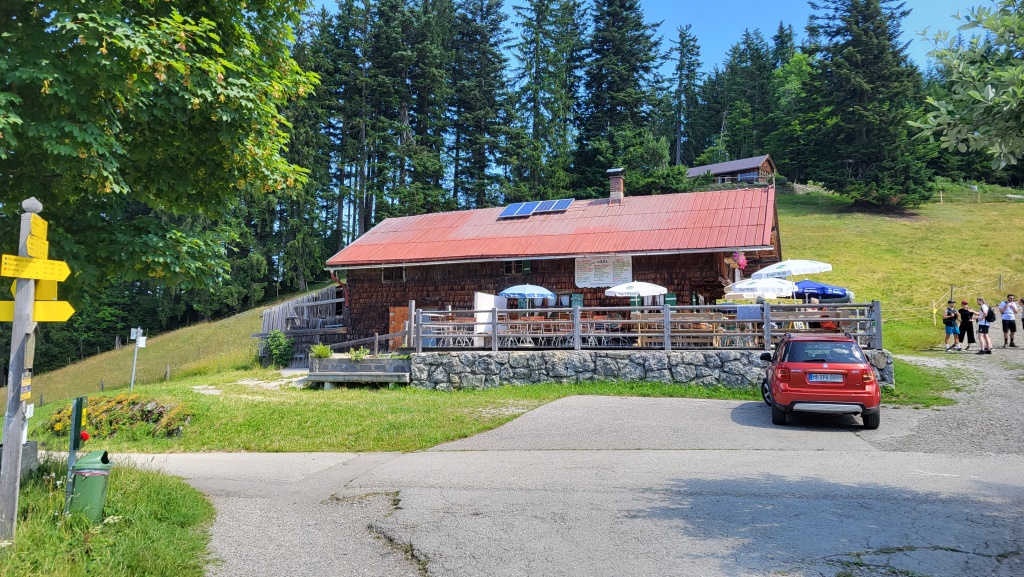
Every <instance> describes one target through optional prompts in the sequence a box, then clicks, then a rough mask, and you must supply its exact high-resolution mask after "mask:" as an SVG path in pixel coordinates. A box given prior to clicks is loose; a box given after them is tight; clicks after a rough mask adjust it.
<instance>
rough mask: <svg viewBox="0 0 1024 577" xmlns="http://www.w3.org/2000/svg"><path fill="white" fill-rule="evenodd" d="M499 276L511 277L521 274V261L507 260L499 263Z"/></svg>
mask: <svg viewBox="0 0 1024 577" xmlns="http://www.w3.org/2000/svg"><path fill="white" fill-rule="evenodd" d="M501 274H503V275H506V276H508V275H513V274H523V261H521V260H507V261H504V262H502V263H501Z"/></svg>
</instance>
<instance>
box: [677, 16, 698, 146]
mask: <svg viewBox="0 0 1024 577" xmlns="http://www.w3.org/2000/svg"><path fill="white" fill-rule="evenodd" d="M690 30H691V27H690V25H689V24H687V25H686V26H680V27H679V30H678V32H679V39H678V40H677V41H676V45H675V46H674V47H673V50H674V51H675V53H676V58H677V60H676V68H675V78H674V80H675V91H674V92H673V94H672V105H673V106H672V122H673V124H674V129H675V130H674V133H675V134H674V139H673V143H672V153H673V164H674V165H677V166H678V165H680V164H686V165H690V164H691V163H692V162H693V160H694V159H695V158H696V157H697V155H698V154H699V153H700V151H699V150H694V146H693V133H694V131H695V128H696V127H695V124H696V115H697V109H698V107H699V106H700V104H699V102H698V100H697V88H698V82H699V81H700V67H701V62H700V46H699V45H698V44H697V37H696V36H694V35H693V34H692V33H691V32H690Z"/></svg>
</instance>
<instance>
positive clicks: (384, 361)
mask: <svg viewBox="0 0 1024 577" xmlns="http://www.w3.org/2000/svg"><path fill="white" fill-rule="evenodd" d="M411 370H412V361H411V360H409V359H392V358H387V357H375V358H373V357H367V358H364V359H362V360H359V361H356V360H352V359H351V358H349V357H343V356H341V355H335V356H333V357H331V358H329V359H317V358H310V359H309V376H308V377H306V381H307V382H312V383H324V388H331V387H330V386H328V384H329V383H408V382H409V373H410V371H411Z"/></svg>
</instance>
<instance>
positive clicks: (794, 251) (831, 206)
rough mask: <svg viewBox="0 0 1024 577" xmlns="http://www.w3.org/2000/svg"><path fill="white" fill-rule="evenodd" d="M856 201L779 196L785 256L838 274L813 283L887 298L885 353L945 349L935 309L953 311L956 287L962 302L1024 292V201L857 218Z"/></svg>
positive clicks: (964, 204)
mask: <svg viewBox="0 0 1024 577" xmlns="http://www.w3.org/2000/svg"><path fill="white" fill-rule="evenodd" d="M1002 190H1009V189H1002ZM850 204H851V203H850V201H849V200H847V199H845V198H842V197H839V196H836V195H831V194H823V195H820V196H819V195H817V194H808V195H801V196H780V197H779V202H778V207H779V208H778V210H779V228H780V229H781V238H782V250H783V256H784V257H785V258H789V259H793V258H809V259H815V260H822V261H825V262H828V263H831V264H832V267H833V270H832V272H829V273H824V274H820V275H813V277H810V278H813V279H814V280H817V281H821V282H826V283H830V284H837V285H840V286H845V287H848V288H852V289H854V291H855V292H856V295H857V300H860V301H864V300H873V299H878V300H880V301H881V302H882V311H883V317H884V319H885V329H884V330H885V332H884V335H885V345H886V348H889V349H892V350H895V351H916V350H922V349H927V348H929V347H930V346H932V345H935V344H937V343H941V342H942V325H941V323H940V324H939V326H934V325H933V324H932V311H931V307H932V301H933V300H934V301H935V302H936V303H937V304H938V306H939V307H944V306H945V302H946V300H947V298H949V287H950V285H956V286H957V287H967V288H956V289H954V294H955V298H956V300H957V302H958V303H959V301H960V299H961V298H966V299H967V300H969V301H970V302H971V303H972V304H973V303H974V298H975V297H977V296H983V297H985V298H986V299H988V301H989V302H990V303H991V302H993V301H995V302H999V300H1000V299H1001V298H1002V297H1004V296H1005V295H1006V293H1007V292H1016V293H1017V294H1020V293H1021V292H1022V291H1024V251H1022V250H1021V247H1022V246H1024V228H1022V227H1020V226H1018V225H1017V224H1016V223H1019V222H1021V220H1022V218H1024V203H996V202H992V203H982V204H977V203H974V204H971V203H967V202H961V203H949V202H947V203H943V204H937V203H936V204H928V205H925V206H922V207H920V208H918V209H915V210H913V211H910V212H909V213H908V214H906V215H902V216H885V215H880V214H870V213H863V212H854V211H851V210H850V209H849V207H850ZM999 275H1002V276H1003V288H1002V291H1000V290H999V289H998V278H999ZM995 340H996V339H993V341H995ZM999 340H1000V341H1001V338H1000V339H999ZM998 344H999V343H997V346H998Z"/></svg>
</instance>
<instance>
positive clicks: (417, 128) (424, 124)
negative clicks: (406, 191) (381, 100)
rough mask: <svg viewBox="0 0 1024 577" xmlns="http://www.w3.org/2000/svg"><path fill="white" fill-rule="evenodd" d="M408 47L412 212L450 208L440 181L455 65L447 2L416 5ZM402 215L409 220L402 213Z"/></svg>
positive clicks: (431, 0) (450, 9)
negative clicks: (412, 56)
mask: <svg viewBox="0 0 1024 577" xmlns="http://www.w3.org/2000/svg"><path fill="white" fill-rule="evenodd" d="M415 24H416V25H415V30H414V39H413V47H414V50H415V52H416V65H415V67H414V69H413V71H412V76H411V78H410V82H411V90H412V94H413V98H414V104H413V119H412V122H413V131H414V139H415V142H414V143H413V144H412V146H411V147H410V150H409V156H410V171H411V176H410V186H411V188H412V190H413V194H414V195H415V196H416V197H418V198H419V199H420V204H419V206H417V207H416V210H417V212H436V211H441V210H450V209H452V208H454V207H455V203H453V202H451V199H450V197H449V196H448V195H446V194H445V191H444V189H443V188H442V185H443V181H444V177H445V166H446V160H445V153H446V147H445V135H446V134H447V133H448V130H449V118H448V103H449V101H450V100H451V98H452V86H451V82H449V80H450V78H451V74H452V66H453V64H454V61H455V50H454V47H453V45H452V44H453V38H452V35H453V31H454V26H455V4H454V3H453V2H452V0H419V4H418V5H417V7H416V8H415ZM407 214H414V213H411V212H407Z"/></svg>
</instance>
